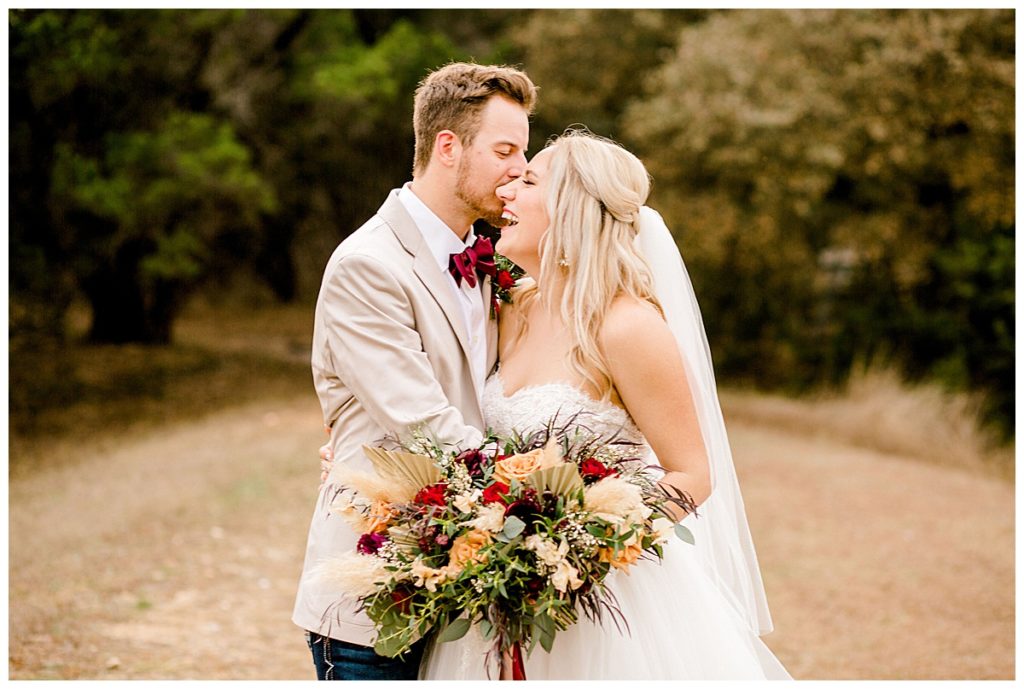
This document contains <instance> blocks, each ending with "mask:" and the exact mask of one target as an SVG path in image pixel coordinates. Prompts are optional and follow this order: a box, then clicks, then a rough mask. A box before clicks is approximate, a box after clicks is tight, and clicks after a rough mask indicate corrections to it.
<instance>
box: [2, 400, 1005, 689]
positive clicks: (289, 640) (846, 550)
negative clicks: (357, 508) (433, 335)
mask: <svg viewBox="0 0 1024 689" xmlns="http://www.w3.org/2000/svg"><path fill="white" fill-rule="evenodd" d="M727 411H728V410H727ZM318 413H319V412H318V408H317V405H316V402H315V399H313V396H312V395H311V394H310V395H309V396H308V397H303V398H300V399H289V400H283V401H280V402H275V403H269V402H264V403H260V404H256V405H251V406H248V407H244V408H239V409H233V410H229V411H224V412H220V413H218V414H215V415H213V416H210V417H207V418H206V419H204V420H202V421H199V422H194V423H188V424H181V425H175V426H171V427H168V428H166V429H163V430H161V431H160V432H155V433H151V434H149V435H146V436H143V437H137V438H133V439H132V440H130V441H124V442H122V443H120V444H118V443H106V444H91V445H87V446H85V447H78V448H67V447H60V448H57V451H56V452H55V453H54V454H53V456H52V457H51V458H49V459H50V463H51V468H49V469H47V470H45V471H42V472H39V473H36V474H33V475H31V476H28V477H19V478H15V479H13V480H12V482H11V484H10V487H9V519H10V539H9V551H10V570H9V591H10V594H9V595H10V612H9V619H10V626H9V644H10V665H9V670H10V678H11V679H108V678H109V679H143V678H145V679H296V680H297V679H311V678H312V677H313V674H312V665H311V663H310V660H309V657H308V652H307V650H306V647H305V643H304V641H303V639H302V635H301V632H300V631H299V630H297V629H296V628H295V627H294V626H293V625H292V624H291V622H290V621H289V617H290V613H291V605H292V600H293V595H294V590H295V584H296V579H297V577H298V574H299V571H300V569H301V564H302V553H303V549H304V546H305V536H306V529H307V526H308V522H309V516H310V514H311V510H312V506H313V502H314V500H315V495H316V489H317V484H318V480H319V477H318V474H319V470H318V467H317V460H316V448H317V447H318V446H319V444H320V442H321V437H322V432H321V430H320V427H319V423H318ZM730 433H731V437H732V441H733V446H734V451H735V454H736V457H737V464H738V469H739V473H740V476H741V483H742V485H743V489H744V494H745V497H746V502H747V509H748V513H749V516H750V521H751V528H752V530H753V532H754V538H755V542H756V544H757V546H758V552H759V556H760V559H761V566H762V570H763V572H764V577H765V582H766V586H767V588H768V594H769V600H770V602H771V605H772V611H773V615H774V618H775V627H776V631H775V632H774V633H773V634H771V635H769V636H768V637H766V641H767V643H768V645H769V646H771V648H772V649H773V650H774V651H775V652H776V653H777V654H778V656H779V657H780V659H781V660H782V661H783V663H785V664H786V666H787V667H788V668H789V669H790V671H791V672H792V674H793V675H794V676H795V677H797V678H800V679H934V678H948V679H982V678H1002V679H1011V678H1013V672H1014V490H1013V486H1012V485H1011V484H1009V483H1006V482H1002V481H998V480H994V479H991V478H985V477H981V476H976V475H972V474H969V473H967V472H965V471H962V470H956V469H948V468H942V467H936V466H930V465H927V464H923V463H921V462H916V461H911V460H905V459H901V458H898V457H893V456H886V455H882V454H878V453H875V452H870V451H866V450H860V449H856V448H852V447H850V446H847V445H843V444H840V443H836V442H834V441H832V440H830V439H829V438H826V437H805V436H799V435H794V434H793V433H791V432H783V431H773V430H771V429H767V428H762V427H758V426H751V425H746V424H733V425H732V426H730Z"/></svg>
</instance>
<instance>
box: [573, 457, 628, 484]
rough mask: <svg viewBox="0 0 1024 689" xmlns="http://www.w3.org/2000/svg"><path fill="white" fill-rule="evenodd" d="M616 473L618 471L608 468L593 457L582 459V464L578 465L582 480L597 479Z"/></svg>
mask: <svg viewBox="0 0 1024 689" xmlns="http://www.w3.org/2000/svg"><path fill="white" fill-rule="evenodd" d="M617 473H619V472H618V471H616V470H615V469H609V468H608V467H606V466H605V465H604V464H602V463H601V462H599V461H597V460H596V459H594V458H593V457H591V458H590V459H586V460H584V461H583V464H581V465H580V476H582V477H583V480H588V479H593V480H595V481H599V480H601V479H603V478H604V477H605V476H614V475H615V474H617Z"/></svg>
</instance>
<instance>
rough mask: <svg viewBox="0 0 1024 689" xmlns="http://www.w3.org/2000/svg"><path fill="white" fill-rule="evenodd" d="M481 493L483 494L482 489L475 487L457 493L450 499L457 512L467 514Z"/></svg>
mask: <svg viewBox="0 0 1024 689" xmlns="http://www.w3.org/2000/svg"><path fill="white" fill-rule="evenodd" d="M481 495H483V491H481V490H480V489H479V488H477V489H476V490H474V491H472V492H470V493H459V494H458V495H456V496H455V499H454V500H452V503H453V504H454V505H455V507H456V508H457V509H458V510H459V512H462V513H464V514H469V513H470V512H472V511H473V508H474V507H475V506H476V501H477V500H479V499H480V496H481Z"/></svg>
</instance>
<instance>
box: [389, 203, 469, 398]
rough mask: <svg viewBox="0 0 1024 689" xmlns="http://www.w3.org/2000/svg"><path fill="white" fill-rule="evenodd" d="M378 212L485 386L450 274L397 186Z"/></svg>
mask: <svg viewBox="0 0 1024 689" xmlns="http://www.w3.org/2000/svg"><path fill="white" fill-rule="evenodd" d="M377 214H378V215H380V216H381V217H382V218H384V220H385V221H386V222H387V223H388V225H389V226H390V227H391V229H392V231H393V232H394V233H395V236H396V237H398V241H399V242H401V243H402V246H403V247H404V248H405V250H406V251H408V252H409V253H410V254H412V256H413V272H414V273H416V276H417V277H418V278H419V279H420V282H422V283H423V286H424V287H426V288H427V291H428V292H430V295H431V296H432V297H433V298H434V300H435V301H437V303H438V305H439V306H440V307H441V310H442V311H443V312H444V315H445V317H446V318H447V319H448V324H449V325H450V326H451V328H452V330H453V331H454V332H455V336H456V337H457V338H458V340H459V344H460V345H461V346H462V355H463V356H464V357H465V359H466V361H467V362H470V365H469V369H470V373H471V375H472V378H473V385H474V387H475V388H476V390H477V393H479V392H480V391H481V390H482V388H483V381H480V380H477V375H476V371H475V370H474V368H475V367H474V366H473V365H472V363H471V362H472V361H473V357H472V355H471V350H470V344H469V333H468V332H466V319H465V317H464V316H463V315H462V307H461V306H459V303H458V301H457V300H456V297H455V293H454V291H453V290H452V288H451V285H449V284H448V283H449V281H450V278H449V276H448V274H447V273H445V272H444V271H442V270H440V269H439V268H438V265H437V262H436V261H435V260H434V256H433V255H432V254H431V253H430V249H428V248H427V246H426V242H424V240H423V234H422V233H421V232H420V230H419V228H418V227H416V223H414V222H413V220H412V218H411V217H410V216H409V214H408V213H407V212H406V210H405V206H403V205H402V202H401V201H399V200H398V191H397V190H394V191H392V192H391V194H389V195H388V198H387V200H386V201H385V202H384V205H383V206H381V207H380V210H379V211H377Z"/></svg>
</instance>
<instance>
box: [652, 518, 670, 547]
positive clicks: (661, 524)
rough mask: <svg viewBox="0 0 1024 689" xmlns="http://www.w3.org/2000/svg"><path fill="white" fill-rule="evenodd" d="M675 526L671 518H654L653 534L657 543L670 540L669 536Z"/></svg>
mask: <svg viewBox="0 0 1024 689" xmlns="http://www.w3.org/2000/svg"><path fill="white" fill-rule="evenodd" d="M674 527H675V524H673V523H672V522H671V521H670V520H668V519H665V518H664V517H658V518H657V519H655V520H654V522H653V523H652V525H651V536H652V538H653V539H654V542H655V543H664V542H665V541H667V540H668V538H669V536H670V535H672V529H673V528H674Z"/></svg>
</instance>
